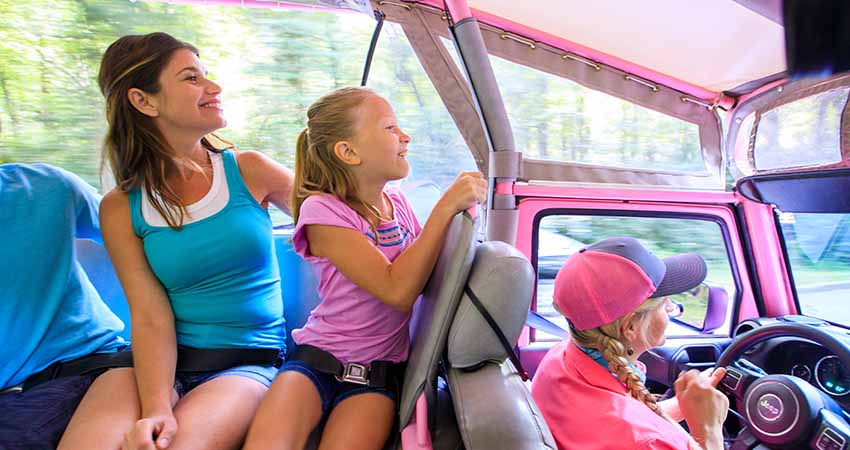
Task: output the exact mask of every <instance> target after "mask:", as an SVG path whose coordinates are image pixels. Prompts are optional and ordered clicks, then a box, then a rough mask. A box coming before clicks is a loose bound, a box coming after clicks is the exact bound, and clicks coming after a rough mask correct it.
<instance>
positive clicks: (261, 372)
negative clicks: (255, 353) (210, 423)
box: [174, 365, 278, 397]
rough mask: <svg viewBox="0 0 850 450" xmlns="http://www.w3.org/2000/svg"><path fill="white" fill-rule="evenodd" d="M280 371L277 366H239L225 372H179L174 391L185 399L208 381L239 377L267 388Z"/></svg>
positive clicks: (175, 378) (175, 379) (176, 376)
mask: <svg viewBox="0 0 850 450" xmlns="http://www.w3.org/2000/svg"><path fill="white" fill-rule="evenodd" d="M277 372H278V369H277V367H275V366H271V365H269V366H237V367H231V368H230V369H224V370H209V371H204V372H187V371H178V372H177V373H176V374H175V376H174V390H175V391H177V395H179V396H180V397H183V396H184V395H186V394H188V393H189V391H191V390H192V389H195V388H196V387H198V386H200V385H202V384H204V383H206V382H207V381H210V380H214V379H216V378H221V377H227V376H239V377H245V378H250V379H252V380H255V381H257V382H259V383H261V384H262V385H263V386H265V387H269V386H270V385H271V384H272V380H274V377H275V376H276V375H277Z"/></svg>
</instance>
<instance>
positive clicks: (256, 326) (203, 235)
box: [129, 150, 286, 349]
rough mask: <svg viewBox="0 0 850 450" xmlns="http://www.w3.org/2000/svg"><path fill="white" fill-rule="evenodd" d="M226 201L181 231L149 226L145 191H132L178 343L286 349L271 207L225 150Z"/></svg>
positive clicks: (137, 226) (137, 222) (138, 228)
mask: <svg viewBox="0 0 850 450" xmlns="http://www.w3.org/2000/svg"><path fill="white" fill-rule="evenodd" d="M222 160H223V163H224V172H225V178H226V181H227V188H228V191H229V198H228V201H227V204H226V206H225V207H224V208H223V209H221V210H220V211H218V212H216V213H215V214H213V215H211V216H209V217H207V218H204V219H201V220H199V221H197V222H192V223H189V224H186V225H184V226H183V228H182V229H181V230H180V231H176V230H173V229H171V228H170V227H167V226H164V227H160V226H151V225H148V224H147V223H146V222H145V220H144V218H143V216H142V200H141V198H142V195H141V190H140V189H138V188H137V189H134V190H133V191H131V192H130V194H129V200H130V210H131V218H132V223H133V229H134V230H135V232H136V235H137V236H139V237H140V238H141V239H142V242H143V243H144V250H145V255H146V256H147V259H148V263H149V264H150V267H151V269H152V270H153V272H154V274H155V275H156V277H157V278H158V279H159V281H160V283H162V286H163V287H164V288H165V292H166V293H167V294H168V298H169V299H170V301H171V308H172V310H173V311H174V318H175V329H176V331H177V344H178V345H182V346H187V347H195V348H233V347H240V348H260V347H266V348H280V349H283V348H284V346H285V336H286V333H285V330H284V319H283V298H282V296H281V290H280V271H279V269H278V262H277V255H276V253H275V249H274V239H273V235H272V223H271V219H270V218H269V214H268V211H266V209H265V208H263V207H262V206H260V204H259V203H257V201H256V199H254V197H253V195H251V192H250V191H248V187H247V186H246V185H245V182H244V181H243V180H242V176H241V174H240V173H239V167H238V166H237V164H236V157H235V155H234V154H233V152H232V151H230V150H226V151H224V152H223V154H222Z"/></svg>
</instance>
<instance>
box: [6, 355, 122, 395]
mask: <svg viewBox="0 0 850 450" xmlns="http://www.w3.org/2000/svg"><path fill="white" fill-rule="evenodd" d="M115 367H133V353H132V352H130V351H126V352H110V353H95V354H92V355H88V356H83V357H82V358H77V359H73V360H71V361H65V362H55V363H53V364H51V365H49V366H47V368H45V369H43V370H41V371H40V372H36V373H35V374H33V375H30V377H29V378H27V379H26V381H24V384H23V386H22V389H23V390H25V391H26V390H28V389H32V388H33V387H35V386H37V385H39V384H41V383H44V382H45V381H50V380H54V379H56V378H63V377H70V376H75V375H92V374H94V373H97V372H98V371H104V370H106V369H113V368H115Z"/></svg>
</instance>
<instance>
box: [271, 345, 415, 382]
mask: <svg viewBox="0 0 850 450" xmlns="http://www.w3.org/2000/svg"><path fill="white" fill-rule="evenodd" d="M287 359H288V360H298V361H304V362H305V363H307V364H309V365H310V366H312V367H313V368H315V369H316V370H318V371H319V372H322V373H326V374H328V375H333V376H334V377H336V379H337V380H339V381H342V382H344V383H354V384H360V385H363V386H369V387H373V388H380V389H389V388H393V386H394V385H393V384H392V381H393V380H394V379H397V377H399V376H400V375H401V374H403V373H404V368H405V367H406V364H405V363H403V362H401V363H394V362H392V361H372V362H371V363H364V364H360V363H342V362H340V360H338V359H336V358H335V357H334V355H331V354H330V353H328V352H326V351H324V350H322V349H320V348H318V347H313V346H312V345H299V346H297V347H295V349H294V350H293V351H292V353H291V354H290V355H289V357H288V358H287Z"/></svg>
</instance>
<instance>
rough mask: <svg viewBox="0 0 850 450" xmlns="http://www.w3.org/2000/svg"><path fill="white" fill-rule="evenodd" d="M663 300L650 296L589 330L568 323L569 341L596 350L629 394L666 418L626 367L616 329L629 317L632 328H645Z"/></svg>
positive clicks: (620, 334) (623, 348) (621, 340)
mask: <svg viewBox="0 0 850 450" xmlns="http://www.w3.org/2000/svg"><path fill="white" fill-rule="evenodd" d="M663 302H664V298H663V297H662V298H651V299H649V300H646V301H645V302H643V303H641V305H640V306H638V307H637V309H635V310H634V312H632V313H630V314H626V315H625V316H623V317H621V318H619V319H617V320H615V321H613V322H611V323H609V324H606V325H602V326H600V327H597V328H591V329H589V330H581V331H579V330H576V329H575V327H573V325H572V323H570V336H571V338H572V340H573V342H575V343H576V345H578V346H580V347H587V348H593V349H596V350H599V352H600V353H602V357H603V358H605V361H607V362H608V368H609V369H611V372H613V373H614V374H615V375H616V376H617V378H618V379H619V380H620V381H621V382H622V383H623V384H625V385H626V388H627V389H628V390H629V394H630V395H631V396H632V397H634V398H635V399H637V400H638V401H640V402H641V403H643V404H644V405H646V406H647V407H648V408H649V409H651V410H652V411H653V412H655V413H656V414H658V415H659V416H661V417H663V418H665V419H666V418H667V417H665V416H664V414H662V412H661V411H660V410H659V408H658V404H657V401H658V398H657V397H656V395H655V394H652V393H650V392H649V390H647V389H646V386H644V384H643V383H642V382H641V380H640V376H639V375H638V374H637V373H636V372H635V371H634V370H633V369H632V368H631V367H630V366H629V364H628V360H627V359H626V345H625V344H624V343H623V336H622V333H621V328H620V327H621V325H622V324H623V322H624V321H626V319H627V318H628V317H630V316H632V317H633V319H632V320H634V321H635V322H634V323H635V326H636V328H637V329H639V330H645V329H646V328H647V323H648V321H649V313H651V312H652V311H654V310H655V309H657V308H659V307H660V306H661V304H662V303H663Z"/></svg>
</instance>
